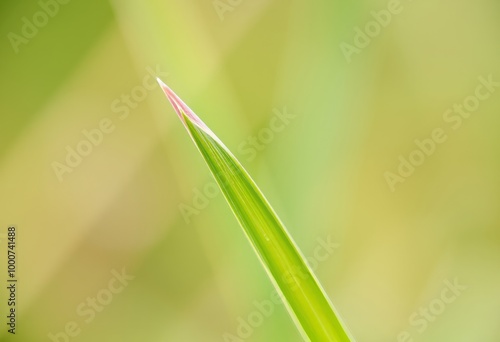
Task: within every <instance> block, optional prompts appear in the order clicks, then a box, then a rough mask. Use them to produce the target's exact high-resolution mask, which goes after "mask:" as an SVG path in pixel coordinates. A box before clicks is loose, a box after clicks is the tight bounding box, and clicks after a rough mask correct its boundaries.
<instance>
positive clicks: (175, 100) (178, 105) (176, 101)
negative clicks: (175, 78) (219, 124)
mask: <svg viewBox="0 0 500 342" xmlns="http://www.w3.org/2000/svg"><path fill="white" fill-rule="evenodd" d="M156 81H157V82H158V84H159V85H160V87H161V89H162V90H163V92H164V93H165V95H166V96H167V99H168V101H169V102H170V104H171V105H172V107H174V110H175V112H176V113H177V116H178V117H179V119H181V121H182V123H183V124H184V126H185V125H186V121H185V120H186V118H187V119H189V120H190V121H191V122H193V123H195V124H196V125H198V126H199V127H200V128H202V129H204V130H205V131H207V132H211V131H210V129H209V128H208V127H207V125H205V123H204V122H203V121H201V119H200V118H199V117H198V116H197V115H196V114H195V113H194V112H193V111H192V110H191V108H189V107H188V105H187V104H185V103H184V101H182V100H181V99H180V98H179V96H177V94H176V93H174V91H173V90H172V89H170V87H169V86H167V85H166V84H165V83H164V82H163V81H162V80H161V79H160V78H159V77H157V78H156Z"/></svg>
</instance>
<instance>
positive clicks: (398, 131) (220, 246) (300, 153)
mask: <svg viewBox="0 0 500 342" xmlns="http://www.w3.org/2000/svg"><path fill="white" fill-rule="evenodd" d="M63 2H64V1H62V0H61V2H60V3H59V2H57V3H56V4H57V6H54V2H51V1H49V0H42V1H41V2H37V1H14V0H2V1H1V2H0V37H1V39H0V99H1V124H0V233H1V234H2V235H0V250H1V254H0V255H2V257H1V258H0V262H1V263H2V264H4V265H5V264H6V257H4V256H5V254H6V252H5V248H6V239H5V238H6V236H5V233H6V229H7V226H8V225H10V224H15V225H17V227H18V230H19V236H18V247H17V248H18V262H19V289H18V296H19V298H18V313H19V317H18V330H17V334H16V335H15V336H8V334H6V326H5V324H4V322H2V324H1V325H0V326H2V330H1V332H0V340H2V341H23V342H25V341H29V342H31V341H34V342H39V341H51V339H50V338H49V334H57V333H59V332H61V331H64V329H65V327H66V326H67V324H68V323H69V322H76V323H77V324H78V327H79V330H78V333H76V334H75V335H76V336H71V337H70V338H68V339H66V338H65V337H61V336H62V335H59V339H56V340H57V341H66V340H67V341H75V342H87V341H89V342H90V341H92V342H96V341H113V342H114V341H117V342H118V341H120V342H127V341H134V342H135V341H155V342H156V341H158V342H160V341H176V342H177V341H178V342H189V341H224V340H226V341H233V340H234V341H240V340H241V341H287V342H288V341H300V340H301V338H300V335H299V334H298V332H297V330H296V329H295V327H294V325H293V323H292V321H291V320H290V318H289V317H288V314H287V313H286V310H285V309H284V307H283V306H282V305H275V306H274V307H273V312H272V314H270V315H268V317H265V318H263V319H262V321H258V316H259V314H258V311H257V314H256V313H255V312H256V306H255V301H257V302H262V301H265V300H268V299H269V298H270V294H271V292H272V290H273V289H272V286H271V284H270V282H269V280H268V279H267V276H266V274H265V272H264V271H263V269H262V267H261V265H260V264H259V262H258V260H257V258H256V257H255V255H254V253H253V250H252V249H251V247H250V245H249V244H248V242H247V241H246V240H245V238H244V236H243V233H242V231H241V229H240V228H239V226H238V224H237V222H236V220H235V219H234V218H233V216H232V214H231V212H230V210H229V208H228V206H227V205H226V203H225V201H224V199H223V198H222V196H221V195H220V194H214V193H212V192H210V196H211V198H205V195H206V194H203V192H204V191H205V190H206V189H210V186H208V188H207V184H210V182H211V178H210V174H209V171H208V169H207V167H206V166H205V165H204V164H203V161H202V158H201V157H200V156H199V154H198V152H197V151H196V148H195V147H194V145H193V144H192V143H191V141H190V140H189V137H188V135H187V134H186V132H185V131H184V129H183V127H182V125H181V124H180V122H179V121H178V119H177V117H176V115H175V113H174V111H173V110H172V108H171V107H170V105H169V104H168V102H167V100H166V99H165V97H164V96H163V94H162V92H161V90H160V89H159V88H158V87H152V86H149V84H154V81H152V80H153V78H151V76H150V75H151V74H155V73H156V74H158V75H159V76H160V77H162V79H163V80H164V81H165V82H166V83H167V84H169V86H171V87H172V88H173V89H174V90H175V91H176V92H177V93H178V94H179V95H180V96H181V97H182V98H183V99H184V100H185V101H186V102H187V103H188V104H189V105H190V106H191V107H192V108H193V109H194V110H195V112H196V113H197V114H198V115H199V116H200V117H202V118H203V120H204V121H205V122H206V123H207V124H208V125H209V126H210V127H211V128H212V129H213V131H214V132H216V133H217V134H218V135H219V136H220V137H221V139H222V140H223V141H224V142H225V143H226V145H227V146H228V147H229V148H230V149H232V150H233V151H234V153H235V154H236V155H237V156H238V157H239V158H240V159H241V161H242V163H243V164H244V165H245V166H246V167H247V169H248V171H249V172H250V173H251V174H252V175H253V177H254V179H255V180H256V181H257V183H258V184H259V185H260V186H261V188H262V190H263V191H264V193H265V194H266V195H267V197H268V198H269V200H270V202H271V203H272V204H273V206H274V207H275V208H276V210H277V212H278V213H279V214H280V216H281V218H282V220H283V221H284V222H285V223H286V225H287V226H288V229H289V230H290V232H291V234H292V235H293V236H294V237H295V240H296V241H297V243H298V244H299V246H300V247H301V249H302V251H303V252H304V254H305V255H308V256H313V255H314V252H315V251H316V250H317V248H319V247H318V246H321V242H320V241H325V240H327V239H328V238H329V239H330V241H334V242H335V246H336V247H335V249H334V250H333V251H332V252H331V253H329V254H328V256H327V257H326V258H324V260H322V261H321V262H317V263H316V265H315V269H316V273H317V275H318V277H319V279H320V280H321V281H322V283H323V285H324V288H325V290H326V291H327V293H328V294H329V295H330V297H331V299H332V301H333V302H334V303H335V306H336V307H337V309H338V310H339V311H340V312H341V314H342V317H343V319H344V320H345V321H346V322H347V324H348V326H349V328H350V330H351V331H352V334H353V335H354V336H355V337H356V338H357V341H361V342H364V341H367V342H389V341H394V342H401V341H430V342H433V341H435V342H438V341H455V342H498V341H500V324H499V321H500V232H499V228H500V227H499V225H500V215H499V214H500V211H499V208H500V179H499V174H500V154H499V152H500V151H499V143H500V140H499V134H498V130H499V127H500V126H499V124H500V116H499V113H500V111H499V110H500V91H498V90H496V91H497V92H494V93H493V94H492V95H491V97H490V98H489V99H488V100H485V101H482V102H481V104H480V106H479V109H478V110H477V111H476V112H474V113H473V114H472V115H470V117H469V118H468V119H467V120H464V121H463V124H462V125H461V127H460V128H459V129H457V130H453V129H452V128H451V125H450V124H449V123H446V122H444V121H443V113H444V112H445V111H446V110H447V109H448V108H452V107H453V105H454V104H455V103H460V102H461V101H463V100H464V99H465V98H467V96H471V95H474V91H475V89H476V86H477V85H478V84H480V83H479V81H478V77H480V76H483V77H488V76H489V75H493V78H494V79H495V80H500V39H499V38H500V3H499V2H498V1H492V0H478V1H465V0H439V1H433V0H419V1H403V0H402V2H401V6H402V8H403V10H402V11H401V13H399V14H397V15H393V16H392V18H391V21H390V23H389V24H388V25H386V27H383V28H382V29H381V30H380V33H379V34H377V35H376V36H375V37H374V38H373V39H370V44H369V45H368V46H367V47H365V48H363V49H360V51H359V53H355V54H353V55H352V56H351V57H352V58H351V60H350V62H349V61H348V60H347V59H346V58H345V55H344V54H343V53H342V50H341V48H340V46H341V44H342V42H345V43H348V44H353V42H354V37H355V35H356V28H361V29H364V27H365V25H366V24H367V23H369V22H370V21H373V14H372V13H371V11H373V10H375V11H380V10H383V9H386V8H388V2H387V1H378V0H371V1H344V0H334V1H321V0H315V1H298V0H274V1H270V0H268V1H264V0H252V1H250V0H241V1H236V0H233V1H229V0H221V1H211V0H183V1H173V0H168V1H167V0H144V1H131V0H120V1H118V0H116V1H103V0H86V1H81V0H71V1H65V2H64V3H63ZM47 3H51V4H52V7H47V5H45V4H47ZM44 8H45V9H44ZM47 8H49V9H48V10H47ZM40 11H45V13H47V11H49V12H50V11H51V13H52V14H53V15H52V16H49V15H45V16H44V15H41V14H39V12H40ZM37 13H38V14H37ZM34 16H35V17H36V18H33V17H34ZM44 18H46V19H47V20H45V19H44ZM26 20H27V21H26ZM34 20H35V21H36V22H37V23H38V24H39V25H38V24H37V25H38V26H34V28H31V31H30V28H26V27H25V28H23V27H24V26H26V25H28V24H27V22H31V23H33V22H34ZM23 30H24V34H25V36H24V37H23V36H22V35H23ZM12 33H13V34H15V35H17V36H13V35H12ZM26 34H27V35H28V36H30V37H29V38H26ZM13 37H17V38H13ZM19 37H23V38H19ZM13 41H15V42H16V43H13ZM148 75H149V76H148ZM144 82H146V83H144ZM148 82H149V83H148ZM143 83H144V84H146V85H148V88H144V86H142V85H143ZM141 87H143V88H142V89H143V90H144V89H145V92H144V91H143V90H140V89H139V88H141ZM138 89H139V90H138ZM497 89H498V88H497ZM123 96H125V97H123ZM126 96H132V100H131V101H130V102H129V104H126V103H127V102H125V101H126ZM133 96H135V98H136V99H137V98H140V101H135V100H133ZM117 101H118V102H117ZM117 105H120V106H125V107H120V108H121V110H119V109H117V107H116V106H117ZM283 111H287V113H289V115H292V116H294V117H293V119H291V120H290V122H289V124H287V125H286V127H285V128H284V129H283V130H281V131H279V132H273V137H272V138H270V139H267V138H266V143H265V144H262V141H260V143H259V141H257V143H259V149H258V151H257V150H256V153H255V156H254V157H250V155H249V154H248V153H242V152H244V151H243V147H246V148H249V146H250V145H249V144H251V143H252V140H251V139H252V138H251V137H252V136H254V137H255V136H256V137H257V139H259V134H261V135H262V134H263V133H262V132H263V130H264V131H266V128H269V124H270V120H271V119H272V118H273V117H276V115H277V114H276V113H277V112H280V113H283ZM125 113H127V115H125ZM102 120H107V121H106V122H107V123H111V124H112V127H114V129H113V131H112V132H111V133H103V134H102V139H101V140H102V141H99V143H98V144H96V146H93V147H92V148H91V149H92V151H91V152H89V153H88V155H86V156H83V157H82V158H81V160H80V161H79V162H78V158H77V161H74V162H75V163H77V164H78V165H77V166H76V167H74V168H71V172H69V171H68V172H63V174H62V175H61V174H59V176H60V177H58V175H57V173H56V172H55V171H54V165H58V164H54V163H61V164H64V163H65V159H66V157H67V154H68V150H67V148H68V146H69V148H70V149H71V148H72V149H75V148H77V145H78V144H79V143H81V142H82V141H83V140H85V139H86V138H85V135H84V133H82V131H83V130H87V131H92V130H94V129H96V128H98V127H99V125H100V123H101V122H102ZM440 127H441V128H443V129H444V131H445V132H446V134H447V136H448V139H447V141H446V142H445V143H443V144H440V145H439V146H437V148H436V151H435V152H434V153H433V154H432V155H431V156H429V157H427V158H426V159H425V162H424V163H423V164H422V165H420V166H418V167H417V168H416V169H415V171H414V172H413V174H412V175H411V176H410V177H408V178H406V180H405V181H404V183H398V184H397V185H396V187H395V191H391V188H390V186H389V185H388V183H387V182H386V179H385V177H384V174H385V173H386V172H388V171H389V172H394V173H395V172H397V168H398V165H399V163H400V160H399V157H400V156H403V157H405V158H406V157H408V156H409V154H410V153H411V152H412V151H414V150H415V149H416V145H415V143H414V140H415V139H425V138H428V137H430V135H431V132H432V131H433V130H434V129H436V128H440ZM266 132H267V133H268V132H269V131H266ZM96 139H97V138H96ZM98 140H99V139H98ZM82 144H85V143H82ZM82 146H83V145H82ZM86 146H87V148H88V145H86ZM66 171H67V170H66ZM198 191H201V193H202V194H203V195H200V193H199V192H198ZM186 207H190V208H191V209H190V210H192V211H189V215H187V216H186V214H185V213H186V212H185V211H184V214H183V213H182V212H181V210H180V208H184V209H186ZM186 217H187V218H186ZM4 268H5V267H0V269H4ZM123 269H125V270H126V272H127V274H129V275H131V276H133V277H134V279H133V280H130V281H129V282H128V284H127V286H125V287H124V289H123V291H121V292H120V293H116V294H114V295H113V296H112V298H111V299H109V298H107V297H106V299H105V301H106V305H101V306H99V311H97V309H96V310H95V317H94V319H93V320H92V321H91V322H89V323H86V322H85V320H84V319H85V318H86V317H87V316H85V317H84V316H82V315H79V314H78V313H77V308H78V307H80V306H81V305H82V303H86V300H87V298H88V297H96V295H98V294H99V295H100V296H101V297H100V300H102V301H104V299H103V298H105V293H106V292H105V289H107V288H108V284H109V281H110V280H111V279H112V278H113V277H114V276H113V273H112V272H113V270H115V271H118V272H122V270H123ZM4 273H5V272H1V275H2V276H1V278H0V283H1V284H2V286H1V288H2V290H1V291H0V297H1V304H0V308H1V311H2V312H1V317H4V316H5V315H6V304H5V303H6V298H5V296H6V291H5V286H4V285H5V277H6V275H5V274H4ZM447 280H448V281H450V282H455V281H457V282H458V283H459V284H461V285H463V286H466V289H465V290H463V291H462V292H461V293H460V295H459V296H458V297H457V298H455V300H453V301H452V302H451V303H445V306H444V307H440V305H441V304H442V303H441V304H440V302H439V300H440V298H441V294H442V293H443V291H445V289H446V283H445V282H446V281H447ZM103 290H104V292H102V291H103ZM108 301H109V303H108ZM83 305H86V304H83ZM430 306H431V307H430ZM429 307H430V309H431V312H439V314H437V315H434V316H432V319H431V318H428V319H426V322H427V323H426V324H425V329H423V328H422V327H423V323H422V322H421V323H420V325H416V324H415V321H413V323H412V321H411V319H412V317H413V320H415V319H416V317H417V316H415V314H417V315H420V316H418V317H419V319H421V318H422V317H423V316H421V315H422V311H421V310H426V308H427V309H428V308H429ZM87 309H88V307H87ZM252 314H253V318H251V319H253V321H252V322H253V323H252V324H253V325H254V327H250V328H251V329H250V330H251V331H250V332H248V331H247V334H244V335H245V336H242V335H241V332H242V331H243V330H245V329H243V330H242V328H241V325H242V321H246V322H248V318H249V316H251V315H252ZM2 320H5V319H2ZM255 320H257V323H258V324H257V323H255V322H256V321H255ZM238 329H239V330H240V337H241V339H239V340H238V339H235V338H233V337H228V336H229V335H224V334H226V333H229V334H233V335H235V336H238V335H237V334H238ZM247 330H248V329H247ZM420 330H421V331H420ZM72 331H73V330H72ZM405 331H406V332H407V333H408V336H409V337H405V338H404V339H403V338H402V337H401V334H404V332H405ZM398 336H399V337H398ZM398 338H399V340H398ZM53 340H54V339H53Z"/></svg>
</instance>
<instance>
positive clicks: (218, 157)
mask: <svg viewBox="0 0 500 342" xmlns="http://www.w3.org/2000/svg"><path fill="white" fill-rule="evenodd" d="M158 82H159V84H160V86H161V87H162V89H163V91H164V92H165V95H166V96H167V98H168V99H169V101H170V103H171V104H172V106H173V107H174V109H175V111H176V113H177V115H178V116H179V118H180V119H181V121H182V123H183V124H184V126H185V127H186V129H187V130H188V132H189V134H190V136H191V138H192V139H193V141H194V143H195V145H196V146H197V147H198V150H199V151H200V152H201V154H202V156H203V158H204V159H205V161H206V163H207V165H208V167H209V169H210V171H211V172H212V174H213V176H214V178H215V180H216V181H217V184H218V185H219V187H220V188H221V191H222V193H223V194H224V197H225V198H226V200H227V202H228V203H229V206H230V207H231V209H232V211H233V213H234V215H235V216H236V218H237V220H238V222H239V223H240V225H241V227H242V228H243V231H244V232H245V234H246V236H247V238H248V239H249V241H250V243H251V245H252V246H253V248H254V250H255V251H256V253H257V255H258V256H259V258H260V260H261V262H262V265H263V266H264V268H265V269H266V271H267V273H268V275H269V277H270V279H271V280H272V282H273V284H274V286H275V287H276V289H277V290H278V292H279V293H280V294H281V296H282V299H283V301H284V303H285V305H286V307H287V309H288V311H289V313H290V315H291V316H292V318H293V320H294V322H295V324H296V326H297V328H298V329H299V330H300V332H301V333H302V336H303V338H304V340H306V341H308V340H310V341H314V342H316V341H318V342H322V341H331V342H350V341H354V340H353V339H352V338H351V337H350V336H349V334H348V332H347V330H346V329H345V327H344V325H343V324H342V322H341V320H340V319H339V316H338V315H337V314H336V312H335V310H334V308H333V306H332V304H331V303H330V301H329V300H328V297H327V296H326V294H325V292H324V290H323V289H322V287H321V285H320V284H319V282H318V280H317V279H316V277H315V276H314V274H313V272H312V270H311V269H310V267H309V266H308V265H307V263H306V262H305V258H304V257H303V256H302V254H301V253H300V251H299V249H298V248H297V246H296V244H295V243H294V241H293V240H292V238H291V237H290V235H289V234H288V232H287V230H286V228H285V226H284V225H283V224H282V223H281V221H280V220H279V218H278V216H277V215H276V213H275V212H274V210H273V209H272V208H271V206H270V205H269V203H268V201H267V200H266V198H265V197H264V195H263V194H262V192H261V191H260V190H259V188H258V187H257V185H256V184H255V183H254V181H253V180H252V179H251V178H250V176H249V175H248V173H247V172H246V171H245V169H244V168H243V166H242V165H241V164H240V163H239V162H238V160H237V159H236V158H235V157H234V156H233V154H232V153H231V152H230V151H229V149H228V148H227V147H226V146H225V145H224V144H223V143H222V142H221V141H220V139H219V138H218V137H217V136H216V135H215V134H214V133H213V132H212V131H211V130H210V129H209V128H208V127H207V126H206V125H205V124H204V123H203V122H202V121H201V120H200V119H199V118H198V116H196V114H194V112H193V111H192V110H191V109H190V108H189V107H188V106H187V105H186V104H185V103H184V102H183V101H182V100H181V99H180V98H179V97H178V96H177V95H176V94H175V93H174V92H173V91H172V90H171V89H170V88H168V87H167V86H166V85H165V84H164V83H163V82H162V81H161V80H159V79H158Z"/></svg>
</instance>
